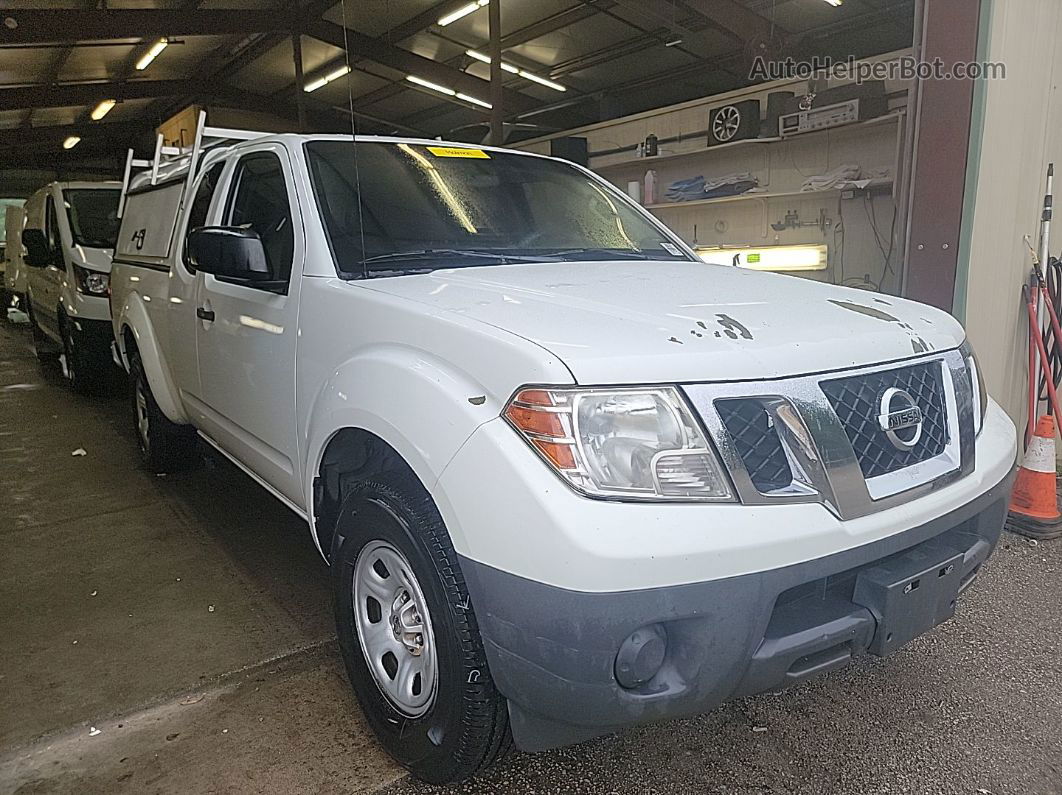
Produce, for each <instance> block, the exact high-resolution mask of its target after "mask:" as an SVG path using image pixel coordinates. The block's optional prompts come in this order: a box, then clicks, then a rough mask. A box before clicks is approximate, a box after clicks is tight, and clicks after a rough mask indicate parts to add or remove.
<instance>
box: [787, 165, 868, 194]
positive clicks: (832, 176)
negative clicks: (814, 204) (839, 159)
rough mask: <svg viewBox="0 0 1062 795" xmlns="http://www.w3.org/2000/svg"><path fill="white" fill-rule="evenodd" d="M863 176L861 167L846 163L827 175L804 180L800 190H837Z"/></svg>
mask: <svg viewBox="0 0 1062 795" xmlns="http://www.w3.org/2000/svg"><path fill="white" fill-rule="evenodd" d="M861 174H862V169H860V167H859V166H857V165H853V164H851V163H846V164H845V165H842V166H837V168H834V169H831V170H830V171H827V172H826V173H825V174H818V175H816V176H814V177H808V178H807V179H806V180H804V184H803V185H801V186H800V190H802V191H815V190H830V189H831V188H836V187H838V186H839V185H844V184H845V183H849V182H855V181H856V180H857V179H859V177H860V175H861Z"/></svg>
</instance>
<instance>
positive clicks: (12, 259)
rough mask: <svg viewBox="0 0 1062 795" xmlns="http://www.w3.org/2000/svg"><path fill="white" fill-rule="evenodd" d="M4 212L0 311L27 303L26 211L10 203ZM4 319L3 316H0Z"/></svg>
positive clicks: (0, 263) (0, 268)
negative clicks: (24, 232) (24, 243)
mask: <svg viewBox="0 0 1062 795" xmlns="http://www.w3.org/2000/svg"><path fill="white" fill-rule="evenodd" d="M6 210H7V211H6V212H5V213H4V235H5V237H4V256H3V258H2V262H0V270H2V271H3V281H2V282H0V313H2V312H3V311H4V310H6V309H7V308H8V307H9V306H12V305H18V306H19V307H20V308H21V307H22V306H23V305H24V304H25V295H26V264H25V262H24V261H23V254H24V251H25V249H24V248H23V246H22V227H23V225H24V223H25V220H26V211H25V210H24V209H23V208H22V207H16V206H15V205H8V207H7V208H6ZM0 319H2V317H0Z"/></svg>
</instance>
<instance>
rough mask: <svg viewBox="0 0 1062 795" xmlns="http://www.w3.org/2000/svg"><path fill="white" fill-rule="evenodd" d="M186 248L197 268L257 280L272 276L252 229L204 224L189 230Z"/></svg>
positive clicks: (191, 261)
mask: <svg viewBox="0 0 1062 795" xmlns="http://www.w3.org/2000/svg"><path fill="white" fill-rule="evenodd" d="M186 248H187V252H188V259H189V262H190V263H191V265H192V267H193V268H195V269H196V270H197V271H203V272H204V273H212V274H214V275H215V276H220V277H222V278H225V279H235V280H237V281H244V282H253V283H256V284H261V283H263V282H270V281H273V280H274V278H275V277H274V274H273V272H272V270H271V269H270V267H269V262H268V260H266V253H265V248H264V247H263V246H262V239H261V238H260V237H258V233H257V232H255V231H254V230H252V229H247V228H245V227H242V226H203V227H200V228H199V229H193V230H192V231H191V232H190V233H189V234H188V244H187V247H186ZM263 286H264V285H263Z"/></svg>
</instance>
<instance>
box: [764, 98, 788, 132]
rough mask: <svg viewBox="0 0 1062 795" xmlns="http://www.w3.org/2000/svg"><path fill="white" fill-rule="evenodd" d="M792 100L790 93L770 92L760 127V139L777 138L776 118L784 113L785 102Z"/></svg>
mask: <svg viewBox="0 0 1062 795" xmlns="http://www.w3.org/2000/svg"><path fill="white" fill-rule="evenodd" d="M792 98H793V92H792V91H772V92H771V93H770V94H768V95H767V113H766V114H765V116H764V119H763V124H762V125H760V137H761V138H776V137H777V136H778V117H779V116H781V115H782V114H783V113H785V108H786V102H787V101H788V100H790V99H792Z"/></svg>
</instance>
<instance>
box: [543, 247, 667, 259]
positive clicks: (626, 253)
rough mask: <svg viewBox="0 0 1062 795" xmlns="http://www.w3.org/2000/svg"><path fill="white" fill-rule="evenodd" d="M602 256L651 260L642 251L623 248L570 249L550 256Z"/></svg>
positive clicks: (554, 252)
mask: <svg viewBox="0 0 1062 795" xmlns="http://www.w3.org/2000/svg"><path fill="white" fill-rule="evenodd" d="M590 254H594V255H601V256H602V257H606V258H607V257H611V258H614V259H649V255H648V254H646V253H645V252H642V251H631V250H630V249H623V248H570V249H567V250H565V251H551V252H550V253H549V254H548V256H550V257H562V258H563V257H574V256H581V257H585V256H587V255H590Z"/></svg>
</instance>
